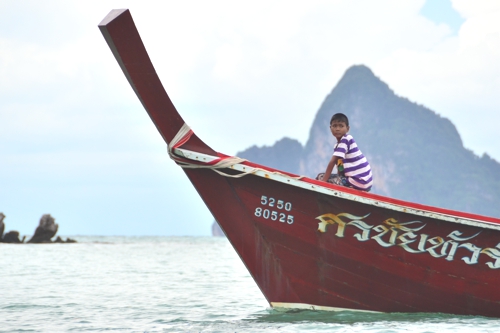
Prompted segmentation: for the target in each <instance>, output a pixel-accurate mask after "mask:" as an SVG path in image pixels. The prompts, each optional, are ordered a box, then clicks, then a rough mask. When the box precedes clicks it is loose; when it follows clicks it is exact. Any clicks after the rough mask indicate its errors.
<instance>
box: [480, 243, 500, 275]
mask: <svg viewBox="0 0 500 333" xmlns="http://www.w3.org/2000/svg"><path fill="white" fill-rule="evenodd" d="M498 249H500V243H498V244H497V246H496V247H487V248H485V249H484V250H482V251H481V253H484V254H486V255H487V256H489V257H490V258H493V259H495V261H494V262H493V261H488V262H486V265H488V267H489V268H492V269H497V268H500V251H499V250H498Z"/></svg>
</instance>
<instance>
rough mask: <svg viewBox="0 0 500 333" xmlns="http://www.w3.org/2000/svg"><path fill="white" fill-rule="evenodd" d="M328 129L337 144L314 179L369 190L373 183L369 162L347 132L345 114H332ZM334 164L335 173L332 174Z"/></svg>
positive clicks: (347, 120) (347, 124) (347, 125)
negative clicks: (322, 172)
mask: <svg viewBox="0 0 500 333" xmlns="http://www.w3.org/2000/svg"><path fill="white" fill-rule="evenodd" d="M330 131H331V132H332V134H333V136H334V137H335V138H336V139H337V144H336V145H335V149H334V151H333V156H332V159H331V160H330V162H329V163H328V166H327V167H326V171H325V173H324V174H321V173H320V174H319V175H318V177H316V179H319V180H324V181H326V182H328V183H333V184H337V185H342V186H347V187H352V188H355V189H357V190H361V191H366V192H369V191H370V189H371V187H372V184H373V179H372V171H371V168H370V164H369V163H368V161H367V160H366V157H365V156H364V155H363V153H362V152H361V150H359V149H358V145H357V144H356V142H355V141H354V138H353V137H352V136H351V135H350V134H348V133H347V132H349V119H347V116H346V115H345V114H343V113H336V114H334V115H333V117H332V119H331V120H330ZM335 165H337V174H334V175H332V171H333V167H334V166H335Z"/></svg>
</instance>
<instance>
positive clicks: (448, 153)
mask: <svg viewBox="0 0 500 333" xmlns="http://www.w3.org/2000/svg"><path fill="white" fill-rule="evenodd" d="M337 112H342V113H344V114H346V115H347V116H348V117H349V121H350V133H351V134H352V136H353V137H354V139H355V140H356V142H357V144H358V146H359V147H360V149H361V150H362V151H363V153H364V154H365V156H366V157H367V158H368V160H369V161H370V164H371V165H372V169H373V174H374V186H373V190H372V191H373V192H374V193H377V194H382V195H385V196H390V197H393V198H399V199H403V200H407V201H411V202H417V203H423V204H428V205H432V206H437V207H443V208H450V209H455V210H460V211H466V212H472V213H477V214H483V215H489V216H496V217H500V205H498V204H497V203H498V202H500V164H499V163H498V162H497V161H495V160H493V159H492V158H490V157H489V156H488V155H487V154H484V155H483V156H481V157H479V156H477V155H475V154H474V153H473V152H472V151H470V150H468V149H466V148H464V146H463V143H462V140H461V138H460V135H459V133H458V131H457V129H456V128H455V126H454V125H453V124H452V123H451V121H450V120H448V119H446V118H443V117H441V116H440V115H438V114H437V113H436V112H434V111H432V110H430V109H428V108H426V107H424V106H422V105H419V104H416V103H413V102H411V101H409V100H408V99H406V98H404V97H400V96H397V95H396V94H395V93H394V92H393V91H392V90H391V89H390V88H389V86H388V85H387V84H386V83H384V82H382V81H381V80H380V79H379V78H377V77H376V76H375V75H374V74H373V72H372V71H371V70H370V69H369V68H368V67H366V66H363V65H358V66H353V67H351V68H349V69H348V70H347V71H346V73H345V74H344V76H343V77H342V79H341V80H340V81H339V82H338V84H337V85H336V86H335V88H334V89H333V90H332V91H331V93H330V94H329V95H328V96H327V97H326V99H325V101H324V102H323V104H322V105H321V107H320V109H319V110H318V112H317V113H316V116H315V119H314V121H313V124H312V127H311V131H310V135H309V139H308V141H307V143H306V145H305V147H302V145H301V144H300V143H299V142H298V141H297V140H294V139H290V138H284V139H282V140H280V141H278V142H277V143H276V144H275V145H273V146H271V147H260V148H259V147H256V146H253V147H251V148H248V149H246V150H244V151H242V152H239V153H237V156H240V157H243V158H246V159H249V160H251V161H253V162H256V163H260V164H264V165H268V166H271V167H274V168H277V169H281V170H284V171H289V172H292V173H296V174H301V175H305V176H308V177H315V176H316V175H317V174H318V173H319V172H323V171H324V169H325V168H326V165H327V163H328V161H329V159H330V157H331V154H332V152H333V146H334V138H333V136H332V135H331V133H330V130H329V121H330V118H331V116H332V115H333V114H334V113H337Z"/></svg>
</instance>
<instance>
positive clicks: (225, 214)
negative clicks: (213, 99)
mask: <svg viewBox="0 0 500 333" xmlns="http://www.w3.org/2000/svg"><path fill="white" fill-rule="evenodd" d="M186 172H187V174H188V176H189V179H190V180H191V182H192V183H193V185H194V186H195V187H196V189H197V190H198V193H200V195H201V197H202V198H203V200H204V201H205V203H206V204H207V207H209V209H210V211H211V212H212V214H213V215H214V217H215V219H216V220H217V221H218V223H219V224H220V226H221V228H222V229H223V231H224V232H225V234H226V236H227V237H228V239H229V241H230V242H231V244H232V245H233V247H234V248H235V250H236V251H237V252H238V254H239V256H240V257H241V259H242V261H243V262H244V263H245V265H246V267H247V268H248V270H249V272H250V273H251V275H252V277H253V278H254V280H255V281H256V283H257V284H258V286H259V288H260V289H261V290H262V292H263V294H264V295H265V297H266V299H267V300H268V301H269V303H270V304H271V305H275V306H281V307H290V308H303V307H309V308H316V309H333V310H335V309H336V310H338V309H347V310H361V311H377V312H443V313H454V314H469V315H485V316H499V315H500V304H499V303H498V299H499V298H498V296H499V295H500V287H499V286H498V283H496V280H497V279H498V269H496V268H491V267H490V266H489V265H488V263H490V265H493V266H494V265H495V261H496V260H495V258H494V256H491V253H495V251H497V250H496V248H495V246H496V245H497V244H498V242H499V240H500V237H499V236H500V235H499V231H497V230H492V229H484V228H479V227H474V226H468V225H460V224H458V225H457V224H456V223H452V222H446V221H440V220H436V219H431V218H426V217H422V216H415V215H412V214H408V213H403V212H397V211H394V210H389V209H385V208H380V207H374V206H371V205H367V204H364V203H359V202H355V201H350V200H346V199H340V198H337V197H334V196H328V195H325V194H322V193H317V192H315V191H311V190H306V189H300V188H297V187H296V186H293V185H287V184H282V183H279V182H275V181H273V180H269V179H266V178H262V177H256V176H252V175H249V176H245V177H242V178H239V179H233V178H227V177H223V176H220V175H218V174H216V173H214V172H213V171H211V170H187V171H186ZM263 197H265V198H266V199H263ZM272 199H274V204H273V206H270V204H271V200H272ZM278 201H281V202H283V205H282V209H278V207H277V205H278ZM264 203H265V204H264ZM286 203H290V206H291V207H290V210H286V209H285V205H286ZM266 210H267V211H269V213H264V212H265V211H266ZM273 212H276V214H274V215H273ZM346 213H347V214H351V215H352V216H351V217H346V216H344V215H342V214H346ZM281 214H284V215H285V218H284V220H282V221H280V217H282V216H283V215H281ZM280 215H281V216H280ZM332 215H333V216H335V217H339V216H340V218H339V221H340V223H339V222H334V221H333V220H332V219H330V218H329V216H330V217H333V216H332ZM289 216H292V217H293V223H289V222H288V221H287V219H288V217H289ZM325 216H326V217H325ZM355 217H356V218H355ZM324 221H328V222H331V221H333V222H334V223H326V226H325V230H324V232H323V231H321V230H320V228H321V227H320V225H321V224H322V222H324ZM342 222H344V225H343V226H342ZM417 229H418V230H417ZM450 235H451V237H450ZM472 236H473V237H472ZM470 237H472V238H470Z"/></svg>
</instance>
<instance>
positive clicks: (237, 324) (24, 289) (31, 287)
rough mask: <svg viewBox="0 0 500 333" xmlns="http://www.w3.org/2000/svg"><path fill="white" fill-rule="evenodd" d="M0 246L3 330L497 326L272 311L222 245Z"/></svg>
mask: <svg viewBox="0 0 500 333" xmlns="http://www.w3.org/2000/svg"><path fill="white" fill-rule="evenodd" d="M71 238H75V239H76V240H78V242H79V243H77V244H38V245H37V244H24V245H14V244H0V332H102V331H111V332H499V331H500V319H492V318H484V317H472V316H469V317H468V316H452V315H443V314H404V313H401V314H363V313H354V312H341V313H332V312H321V311H290V312H279V311H276V310H273V309H271V308H269V305H268V304H267V302H266V300H265V299H264V296H263V295H262V293H261V292H260V290H259V289H258V287H257V286H256V285H255V283H254V282H253V280H252V278H251V277H250V275H249V274H248V272H247V270H246V268H245V267H244V265H243V264H242V263H241V261H240V259H239V258H238V256H237V255H236V253H235V252H234V250H233V249H232V247H231V245H230V244H229V242H228V241H227V240H226V239H223V238H211V237H78V236H71Z"/></svg>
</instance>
